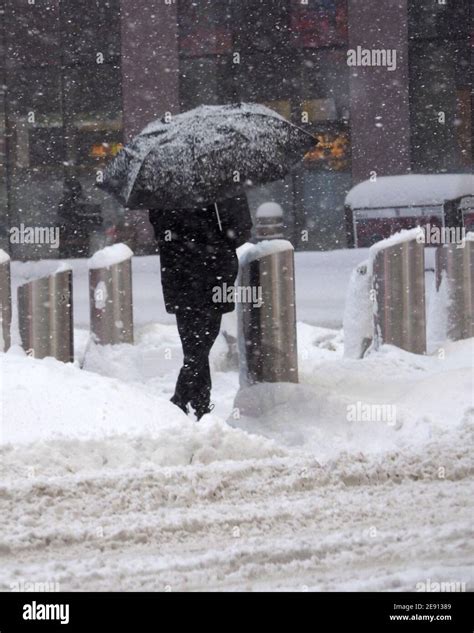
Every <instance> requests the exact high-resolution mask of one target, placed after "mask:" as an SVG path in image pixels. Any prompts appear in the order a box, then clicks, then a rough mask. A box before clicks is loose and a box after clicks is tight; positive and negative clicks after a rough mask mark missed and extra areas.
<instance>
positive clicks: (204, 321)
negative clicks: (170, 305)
mask: <svg viewBox="0 0 474 633" xmlns="http://www.w3.org/2000/svg"><path fill="white" fill-rule="evenodd" d="M221 319H222V314H221V313H219V312H217V311H215V310H214V311H213V310H212V308H211V309H210V310H209V311H203V310H186V311H181V310H178V312H176V323H177V325H178V332H179V336H180V338H181V344H182V346H183V356H184V360H183V366H182V367H181V370H180V372H179V376H178V381H177V383H176V388H175V392H174V396H173V400H174V401H175V402H177V403H179V404H180V405H187V404H188V403H191V405H192V407H193V408H194V409H205V408H206V407H208V406H209V402H210V398H211V386H212V384H211V371H210V368H209V353H210V351H211V347H212V346H213V344H214V341H215V340H216V338H217V335H218V334H219V330H220V327H221Z"/></svg>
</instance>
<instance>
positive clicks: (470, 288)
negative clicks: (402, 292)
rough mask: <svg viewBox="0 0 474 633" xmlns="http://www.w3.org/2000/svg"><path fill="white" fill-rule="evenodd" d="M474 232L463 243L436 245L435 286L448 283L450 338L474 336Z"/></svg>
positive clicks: (438, 287)
mask: <svg viewBox="0 0 474 633" xmlns="http://www.w3.org/2000/svg"><path fill="white" fill-rule="evenodd" d="M473 242H474V233H468V234H467V235H466V237H465V238H464V239H463V241H462V242H461V243H452V244H445V245H443V246H439V247H438V248H437V249H436V290H438V291H439V289H440V286H441V283H442V282H443V281H445V282H446V284H447V294H448V304H447V306H446V308H447V316H448V323H447V330H448V331H447V332H446V334H447V338H448V339H449V340H451V341H458V340H461V339H465V338H470V337H471V336H474V323H473V319H474V276H473V269H474V248H473V245H474V244H473Z"/></svg>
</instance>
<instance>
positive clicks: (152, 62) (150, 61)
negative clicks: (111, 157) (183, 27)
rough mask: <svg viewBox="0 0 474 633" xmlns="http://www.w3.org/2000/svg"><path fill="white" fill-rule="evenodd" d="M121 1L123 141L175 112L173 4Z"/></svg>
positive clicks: (175, 26) (175, 23)
mask: <svg viewBox="0 0 474 633" xmlns="http://www.w3.org/2000/svg"><path fill="white" fill-rule="evenodd" d="M169 1H170V2H171V4H168V3H167V2H165V0H161V1H160V2H159V1H157V0H133V2H131V1H130V0H122V3H121V24H122V28H121V37H122V91H123V116H124V130H125V135H124V136H125V141H127V140H129V139H130V138H131V137H132V136H134V135H135V134H137V133H138V132H139V131H140V130H141V129H142V128H144V127H145V125H146V124H147V123H149V122H150V121H151V120H153V119H157V118H161V117H162V116H163V115H164V113H165V112H171V113H172V114H176V113H177V112H178V111H179V92H178V89H179V60H178V16H177V5H178V3H177V1H176V0H169Z"/></svg>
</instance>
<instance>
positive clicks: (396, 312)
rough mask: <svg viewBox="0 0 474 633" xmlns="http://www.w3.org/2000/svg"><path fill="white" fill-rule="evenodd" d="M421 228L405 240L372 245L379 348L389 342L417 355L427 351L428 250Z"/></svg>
mask: <svg viewBox="0 0 474 633" xmlns="http://www.w3.org/2000/svg"><path fill="white" fill-rule="evenodd" d="M419 231H422V229H412V230H410V231H407V232H406V237H405V239H402V238H401V237H400V238H399V239H397V241H394V240H393V237H392V238H387V239H386V240H382V241H381V242H378V243H377V244H374V246H372V247H371V254H372V256H373V262H372V275H373V278H372V284H373V285H372V288H373V290H375V306H374V344H375V347H376V348H377V347H379V346H380V345H381V344H382V343H388V344H390V345H396V346H397V347H400V348H402V349H405V350H407V351H409V352H413V353H414V354H424V353H426V315H425V251H424V244H423V243H422V242H421V241H419V240H418V237H419ZM397 237H398V236H397Z"/></svg>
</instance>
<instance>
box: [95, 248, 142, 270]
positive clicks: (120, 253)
mask: <svg viewBox="0 0 474 633" xmlns="http://www.w3.org/2000/svg"><path fill="white" fill-rule="evenodd" d="M131 257H133V251H132V250H131V249H130V248H129V247H128V246H127V245H126V244H113V245H112V246H106V247H105V248H103V249H101V250H100V251H97V252H96V253H94V255H92V257H91V258H90V260H89V268H90V269H91V270H92V269H95V268H109V267H110V266H113V265H114V264H121V263H122V262H124V261H126V260H127V259H130V258H131Z"/></svg>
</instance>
